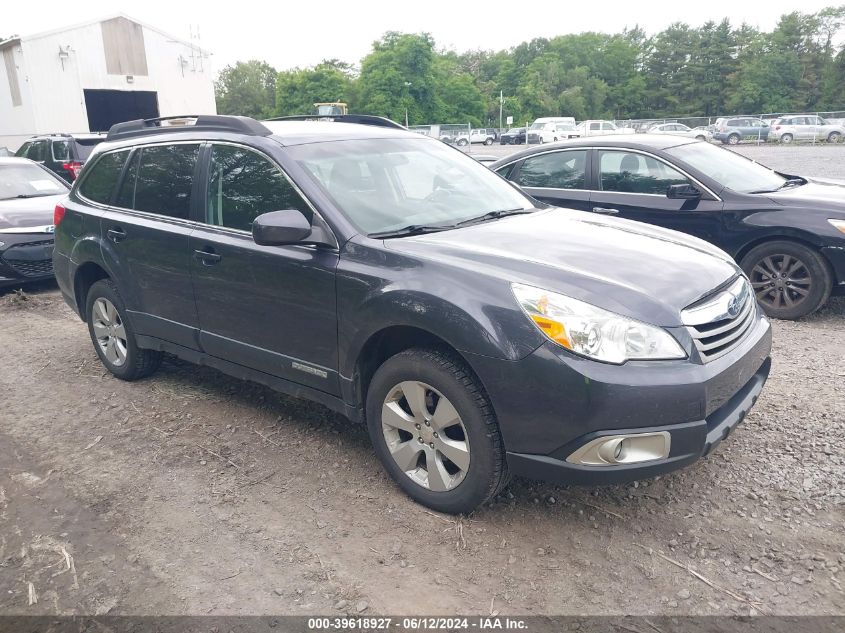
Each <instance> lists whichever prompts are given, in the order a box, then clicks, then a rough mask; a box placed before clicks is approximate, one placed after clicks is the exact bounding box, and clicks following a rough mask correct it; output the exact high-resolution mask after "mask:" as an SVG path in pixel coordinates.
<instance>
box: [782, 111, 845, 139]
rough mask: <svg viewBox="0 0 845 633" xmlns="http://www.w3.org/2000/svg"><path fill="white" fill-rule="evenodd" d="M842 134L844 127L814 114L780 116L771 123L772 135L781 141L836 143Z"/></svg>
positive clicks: (844, 131) (844, 130) (843, 133)
mask: <svg viewBox="0 0 845 633" xmlns="http://www.w3.org/2000/svg"><path fill="white" fill-rule="evenodd" d="M843 136H845V127H843V126H842V125H840V124H838V123H833V122H831V121H827V120H826V119H823V118H822V117H820V116H816V115H814V114H800V115H790V116H785V117H781V118H779V119H777V120H776V121H775V122H774V124H773V125H772V137H773V138H774V139H776V140H778V141H780V142H781V143H791V142H792V141H827V142H828V143H838V142H840V141H841V140H842V138H843Z"/></svg>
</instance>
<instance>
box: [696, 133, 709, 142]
mask: <svg viewBox="0 0 845 633" xmlns="http://www.w3.org/2000/svg"><path fill="white" fill-rule="evenodd" d="M695 140H696V141H706V140H707V137H706V136H703V135H702V134H699V135H698V136H696V137H695Z"/></svg>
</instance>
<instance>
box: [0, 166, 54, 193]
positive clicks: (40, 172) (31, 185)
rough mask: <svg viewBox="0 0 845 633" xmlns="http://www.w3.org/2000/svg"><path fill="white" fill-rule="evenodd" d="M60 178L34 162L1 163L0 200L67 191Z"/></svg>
mask: <svg viewBox="0 0 845 633" xmlns="http://www.w3.org/2000/svg"><path fill="white" fill-rule="evenodd" d="M67 190H68V187H67V186H66V185H65V184H64V183H63V182H62V181H61V180H59V179H58V178H56V177H55V176H53V175H52V174H50V173H49V172H47V171H46V170H45V169H42V168H41V167H39V166H38V165H33V164H32V163H28V164H27V163H15V164H11V165H0V200H11V199H13V198H36V197H39V196H54V195H56V194H60V193H67Z"/></svg>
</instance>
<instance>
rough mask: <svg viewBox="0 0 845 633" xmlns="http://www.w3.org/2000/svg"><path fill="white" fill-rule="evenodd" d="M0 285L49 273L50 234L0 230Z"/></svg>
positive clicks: (50, 268) (50, 266) (40, 276)
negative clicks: (2, 231)
mask: <svg viewBox="0 0 845 633" xmlns="http://www.w3.org/2000/svg"><path fill="white" fill-rule="evenodd" d="M0 243H2V244H3V245H2V246H0V286H9V285H13V284H20V283H26V282H30V281H40V280H43V279H50V278H51V277H53V259H52V258H53V235H52V234H49V233H0Z"/></svg>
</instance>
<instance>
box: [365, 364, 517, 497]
mask: <svg viewBox="0 0 845 633" xmlns="http://www.w3.org/2000/svg"><path fill="white" fill-rule="evenodd" d="M367 426H368V429H369V433H370V438H371V439H372V442H373V446H374V447H375V452H376V454H377V455H378V457H379V459H380V460H381V462H382V464H383V465H384V467H385V469H386V470H387V472H388V473H389V474H390V476H391V477H392V478H393V479H394V481H396V483H397V484H398V485H399V487H400V488H402V490H403V491H404V492H405V493H406V494H407V495H408V496H410V497H411V498H412V499H414V500H415V501H417V502H419V503H421V504H423V505H426V506H428V507H429V508H432V509H434V510H438V511H440V512H447V513H450V514H458V513H465V512H470V511H472V510H473V509H475V508H476V507H477V506H479V505H480V504H482V503H484V502H486V501H488V500H489V499H490V498H491V497H493V496H494V495H495V494H496V493H497V492H498V491H499V490H500V489H501V487H502V486H503V485H504V484H505V483H506V480H507V466H506V463H505V454H504V446H503V443H502V439H501V435H500V433H499V426H498V424H497V422H496V416H495V415H494V413H493V408H492V406H491V405H490V402H489V400H488V399H487V396H486V394H485V393H484V390H483V388H482V387H481V385H480V384H479V382H478V379H477V378H476V377H475V376H474V374H473V373H472V372H471V370H470V369H469V368H468V367H467V366H466V365H464V363H463V362H461V361H460V360H459V359H457V358H455V357H453V356H451V355H449V354H447V353H445V352H440V351H435V350H429V349H409V350H406V351H404V352H400V353H399V354H397V355H396V356H393V357H392V358H389V359H388V360H387V361H385V362H384V364H383V365H382V366H381V367H379V369H378V370H377V371H376V373H375V375H374V376H373V379H372V381H371V383H370V387H369V390H368V392H367Z"/></svg>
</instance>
